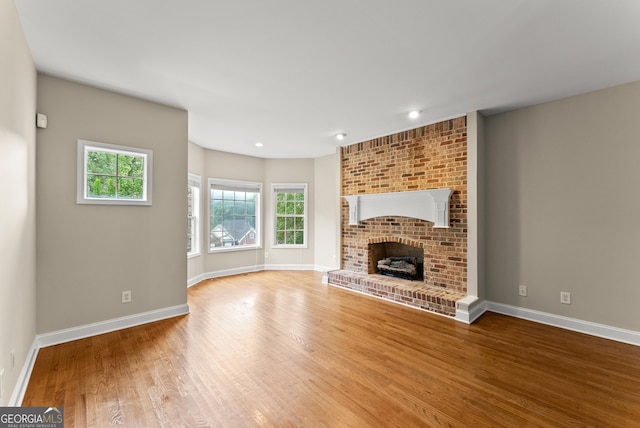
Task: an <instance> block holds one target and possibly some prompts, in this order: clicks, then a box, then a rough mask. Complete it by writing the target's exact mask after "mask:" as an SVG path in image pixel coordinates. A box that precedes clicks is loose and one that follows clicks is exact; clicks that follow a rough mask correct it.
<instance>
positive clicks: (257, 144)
mask: <svg viewBox="0 0 640 428" xmlns="http://www.w3.org/2000/svg"><path fill="white" fill-rule="evenodd" d="M262 146H264V144H262V143H261V142H259V141H258V142H257V143H256V147H262Z"/></svg>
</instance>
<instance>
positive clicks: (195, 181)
mask: <svg viewBox="0 0 640 428" xmlns="http://www.w3.org/2000/svg"><path fill="white" fill-rule="evenodd" d="M197 255H200V177H198V176H197V175H193V174H189V176H188V179H187V257H194V256H197Z"/></svg>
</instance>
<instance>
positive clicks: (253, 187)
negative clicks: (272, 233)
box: [209, 178, 262, 251]
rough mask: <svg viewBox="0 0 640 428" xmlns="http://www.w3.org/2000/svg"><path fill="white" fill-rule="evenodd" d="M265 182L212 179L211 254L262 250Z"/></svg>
mask: <svg viewBox="0 0 640 428" xmlns="http://www.w3.org/2000/svg"><path fill="white" fill-rule="evenodd" d="M261 193H262V183H253V182H243V181H235V180H222V179H213V178H210V179H209V251H224V250H241V249H246V248H258V247H260V196H261Z"/></svg>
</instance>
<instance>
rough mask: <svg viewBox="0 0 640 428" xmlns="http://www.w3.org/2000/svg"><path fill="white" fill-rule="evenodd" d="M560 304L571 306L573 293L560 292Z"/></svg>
mask: <svg viewBox="0 0 640 428" xmlns="http://www.w3.org/2000/svg"><path fill="white" fill-rule="evenodd" d="M560 303H563V304H565V305H570V304H571V293H569V292H568V291H561V292H560Z"/></svg>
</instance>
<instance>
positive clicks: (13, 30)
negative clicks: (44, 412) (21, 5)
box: [0, 0, 36, 406]
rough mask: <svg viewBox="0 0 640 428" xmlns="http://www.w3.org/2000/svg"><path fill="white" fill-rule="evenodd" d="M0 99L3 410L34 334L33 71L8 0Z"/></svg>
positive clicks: (1, 23)
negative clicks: (12, 359)
mask: <svg viewBox="0 0 640 428" xmlns="http://www.w3.org/2000/svg"><path fill="white" fill-rule="evenodd" d="M0 94H1V95H0V182H1V183H2V186H1V187H0V370H2V369H4V375H3V379H4V388H3V389H4V392H3V394H2V396H1V397H0V406H5V405H7V404H8V403H9V398H10V397H11V391H12V390H13V389H14V387H15V385H16V382H17V380H18V376H19V375H20V370H21V368H22V367H23V365H24V363H25V360H26V358H27V354H28V352H29V349H30V347H31V345H32V344H33V341H34V337H35V331H36V217H35V202H36V200H35V159H36V154H35V145H36V131H35V113H36V69H35V66H34V64H33V61H32V59H31V52H30V50H29V47H28V45H27V42H26V40H25V38H24V34H23V32H22V27H21V25H20V21H19V19H18V14H17V12H16V10H15V6H14V5H13V2H11V1H8V0H1V1H0ZM11 350H15V367H12V365H11Z"/></svg>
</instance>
